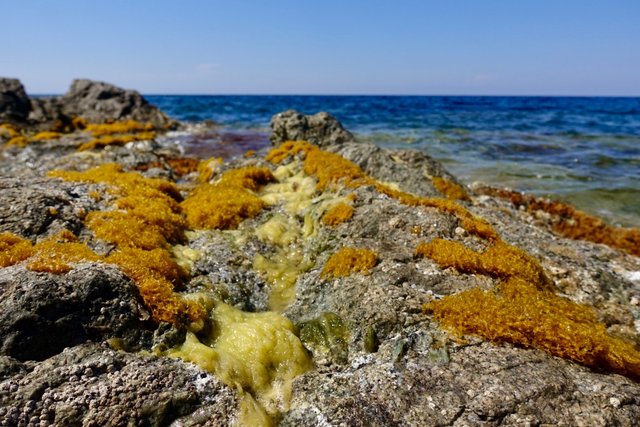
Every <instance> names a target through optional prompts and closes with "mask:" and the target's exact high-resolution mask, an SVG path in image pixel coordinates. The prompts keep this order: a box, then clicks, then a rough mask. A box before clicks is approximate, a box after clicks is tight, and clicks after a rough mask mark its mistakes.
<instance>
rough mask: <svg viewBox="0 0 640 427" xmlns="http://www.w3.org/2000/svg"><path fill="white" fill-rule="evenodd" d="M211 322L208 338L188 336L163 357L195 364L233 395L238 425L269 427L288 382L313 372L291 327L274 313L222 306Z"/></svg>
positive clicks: (284, 401)
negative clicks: (235, 394) (238, 406)
mask: <svg viewBox="0 0 640 427" xmlns="http://www.w3.org/2000/svg"><path fill="white" fill-rule="evenodd" d="M211 320H212V322H213V327H212V333H211V334H210V336H209V337H207V338H206V339H202V340H200V339H198V337H197V336H196V335H195V334H193V333H188V334H187V339H186V340H185V342H184V343H183V344H182V345H181V346H180V347H178V348H176V349H173V350H169V351H168V352H167V355H168V356H170V357H176V358H181V359H183V360H185V361H188V362H192V363H195V364H196V365H198V366H200V367H201V368H203V369H205V370H207V371H209V372H211V373H213V374H215V375H216V376H217V377H218V378H220V379H221V380H222V381H223V382H224V383H225V384H227V385H228V386H229V387H232V388H234V389H235V390H237V392H238V394H239V396H240V401H241V411H240V412H241V413H240V419H239V420H238V423H239V424H240V425H247V426H248V425H271V424H272V423H273V422H274V420H275V419H276V418H277V416H278V414H279V413H280V412H284V411H287V410H288V406H289V402H290V400H291V384H292V381H293V379H294V378H295V377H296V376H298V375H300V374H303V373H304V372H306V371H308V370H309V369H311V368H312V366H313V365H312V362H311V359H310V358H309V356H308V354H307V352H306V351H305V349H304V347H303V345H302V343H301V342H300V340H299V339H298V337H297V336H296V334H295V328H294V326H293V324H292V323H291V322H290V321H289V320H288V319H287V318H285V317H284V316H282V315H280V314H278V313H275V312H262V313H247V312H243V311H240V310H238V309H235V308H233V307H231V306H229V305H226V304H223V303H216V304H215V307H214V308H213V310H212V312H211ZM256 403H258V405H256Z"/></svg>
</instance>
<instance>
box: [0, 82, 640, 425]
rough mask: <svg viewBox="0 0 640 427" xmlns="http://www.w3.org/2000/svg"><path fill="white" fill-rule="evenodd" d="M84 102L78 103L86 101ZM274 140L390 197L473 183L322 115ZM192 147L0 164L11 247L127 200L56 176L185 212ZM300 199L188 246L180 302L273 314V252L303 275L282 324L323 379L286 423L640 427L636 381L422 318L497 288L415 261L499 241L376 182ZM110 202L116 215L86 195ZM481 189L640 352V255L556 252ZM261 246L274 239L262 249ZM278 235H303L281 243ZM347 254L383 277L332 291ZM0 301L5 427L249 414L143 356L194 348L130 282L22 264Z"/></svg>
mask: <svg viewBox="0 0 640 427" xmlns="http://www.w3.org/2000/svg"><path fill="white" fill-rule="evenodd" d="M82 87H83V85H82V84H79V88H78V91H77V92H78V93H85V92H83V91H82V90H80V88H82ZM89 92H90V91H89ZM79 96H80V95H79ZM93 96H94V95H91V96H89V95H81V96H80V98H87V99H89V98H91V97H93ZM79 102H80V101H79ZM272 127H273V130H274V132H273V136H272V141H273V142H274V143H279V142H283V141H285V140H290V139H307V140H310V141H312V142H314V143H316V144H318V145H320V146H322V147H323V149H324V150H327V151H329V152H333V153H339V154H340V155H341V156H343V157H344V158H346V159H349V160H350V161H352V162H353V163H355V164H357V165H359V166H360V167H361V168H362V169H363V170H364V171H365V172H366V173H367V174H369V175H370V176H372V177H374V178H376V179H377V180H378V181H382V182H386V183H394V185H397V187H398V188H400V189H403V190H405V191H408V192H410V193H413V194H416V195H420V196H428V197H440V196H441V195H440V193H439V190H438V189H437V188H436V187H435V186H434V184H433V182H432V178H433V177H440V178H445V179H447V180H449V181H451V182H457V181H456V179H455V177H453V176H451V175H450V174H449V173H448V172H447V171H446V170H445V169H444V168H443V167H442V165H440V164H439V163H438V162H436V161H435V160H433V159H432V158H430V157H429V156H427V155H425V154H423V153H419V152H415V151H389V150H383V149H380V148H378V147H375V146H373V145H369V144H364V143H358V142H357V141H355V140H354V138H353V137H352V136H351V135H350V134H349V133H348V131H346V130H344V128H342V126H341V125H340V124H339V123H338V122H337V121H336V120H335V119H333V118H331V116H329V115H326V114H319V115H316V116H302V115H300V114H298V113H296V112H293V111H289V112H285V113H281V114H280V115H278V116H276V117H275V118H274V123H273V125H272ZM181 137H182V136H181ZM181 137H176V138H173V139H172V136H171V134H168V135H165V136H162V137H158V138H156V139H155V140H153V141H143V142H134V143H130V144H126V145H124V146H117V147H116V146H114V147H106V148H104V149H101V150H95V151H91V152H86V153H78V152H76V151H75V146H76V145H77V142H75V140H74V138H76V136H74V134H70V135H68V136H65V137H64V138H62V139H60V140H56V141H49V142H45V143H42V144H40V145H36V146H33V147H32V146H27V147H26V148H24V149H17V148H10V149H4V150H3V152H2V155H1V156H0V170H1V171H2V174H1V175H0V202H1V205H0V232H2V231H10V232H13V233H15V234H18V235H21V236H22V237H26V238H29V239H31V240H32V241H34V242H35V241H38V240H40V239H42V238H45V237H46V236H50V235H52V234H55V233H57V232H58V231H60V230H62V229H68V230H70V231H72V232H73V233H74V234H76V235H78V236H80V237H81V238H86V239H89V240H91V236H92V233H91V231H90V230H89V229H88V228H87V227H86V224H85V222H84V218H85V216H86V215H87V213H89V212H92V211H95V210H99V209H112V208H110V207H109V206H110V200H109V197H111V196H110V195H109V193H108V192H106V191H105V188H104V186H102V185H100V184H83V183H72V182H66V181H61V180H59V179H51V178H47V177H46V172H47V171H48V170H51V169H60V168H62V169H71V170H86V169H88V168H90V167H94V166H98V165H101V164H104V163H110V162H117V163H119V164H121V165H123V167H124V168H125V169H126V170H138V171H140V173H142V174H143V175H144V176H147V177H162V178H166V179H170V180H176V179H177V180H178V182H179V183H180V184H181V185H182V187H181V188H180V189H181V193H182V195H183V196H186V195H187V194H188V192H189V190H190V189H191V188H192V187H193V186H194V185H195V184H194V182H195V181H196V179H197V176H196V175H197V172H194V171H191V172H188V173H186V174H184V175H181V174H177V173H176V170H174V169H173V167H172V166H171V165H170V164H169V163H168V161H167V159H174V158H178V157H179V156H180V154H181V148H180V145H179V143H176V140H178V139H179V138H181ZM293 163H294V162H293V161H292V163H290V164H286V165H285V166H283V168H284V169H286V168H287V167H289V168H291V171H289V172H287V171H286V170H285V171H284V172H282V171H280V173H278V172H277V165H274V164H271V163H269V162H267V161H265V160H263V159H261V158H259V157H244V158H241V157H239V158H235V159H233V160H231V161H230V162H229V163H228V164H224V165H219V166H215V167H214V169H213V170H212V172H211V173H212V176H211V178H210V180H211V182H217V181H216V180H217V179H218V178H219V177H220V176H221V174H223V173H224V171H227V170H229V169H231V168H233V167H241V166H259V167H268V168H270V169H271V170H273V171H274V173H276V174H277V175H278V176H279V177H280V179H281V183H282V184H283V185H284V183H286V182H287V179H290V178H291V177H295V176H298V175H296V174H298V173H299V172H298V170H297V169H295V168H294V167H293V166H291V164H293ZM300 170H302V167H301V166H300ZM285 172H286V173H285ZM287 173H288V174H289V175H287ZM291 179H292V178H291ZM279 184H280V183H279ZM290 188H291V189H292V191H291V192H292V193H293V196H295V197H294V198H293V199H292V200H294V201H293V202H291V203H292V204H291V206H288V205H286V204H285V203H284V202H277V203H274V204H271V205H269V206H267V207H265V209H264V210H263V211H261V213H259V214H258V215H256V216H255V217H253V218H249V219H246V220H244V221H243V222H242V223H241V224H240V226H239V227H238V229H237V230H229V231H221V230H207V231H195V232H189V234H188V236H187V238H186V239H185V241H183V242H181V244H180V245H179V248H177V249H175V253H176V255H175V256H176V257H177V258H180V257H182V259H183V261H184V260H186V261H185V263H186V264H185V265H188V266H189V270H190V273H191V275H190V278H189V280H186V281H185V283H184V284H183V286H182V287H181V288H180V289H179V292H183V293H188V292H193V293H196V292H201V291H204V290H206V291H209V292H212V293H215V294H216V297H217V298H220V299H221V300H222V301H224V302H226V303H228V304H230V305H234V306H235V307H237V308H241V309H243V310H245V311H256V312H259V311H265V310H268V309H269V307H270V294H271V292H272V287H273V286H274V285H273V283H272V281H270V279H269V275H268V274H267V273H265V271H263V270H261V269H260V268H258V267H257V265H258V263H257V262H256V259H257V256H258V255H262V256H264V257H266V258H268V259H269V260H276V261H278V262H280V264H285V263H287V262H289V263H291V270H295V271H297V272H298V275H297V278H296V279H295V292H294V298H293V299H292V301H290V303H288V304H287V305H286V307H284V308H283V309H282V312H283V314H284V315H285V316H286V317H287V318H289V319H290V320H291V321H292V322H293V323H294V324H295V325H297V327H298V328H297V329H298V333H299V335H300V337H301V340H302V343H303V344H304V345H305V347H306V349H307V351H308V352H309V354H310V356H311V357H312V360H313V363H314V369H312V370H310V371H308V372H306V373H304V374H302V375H300V376H298V377H297V378H296V379H295V380H294V382H293V385H292V394H291V396H292V397H291V401H290V403H289V405H288V411H284V412H283V413H282V414H281V416H280V417H279V418H277V420H276V421H277V423H279V424H280V425H286V426H327V425H348V426H351V425H353V426H358V425H362V426H365V425H379V426H388V425H416V426H422V425H454V426H466V425H479V426H497V425H545V424H551V425H589V426H592V425H593V426H606V425H622V426H633V425H636V424H637V420H638V419H640V383H638V382H637V381H634V380H633V379H630V378H627V377H625V376H622V375H618V374H612V373H610V372H606V371H604V370H600V369H598V368H597V367H596V368H589V367H585V366H582V365H580V364H578V363H575V362H572V361H570V360H565V359H562V358H559V357H555V356H551V355H549V354H548V353H545V352H544V351H541V350H536V349H526V348H521V347H519V346H517V345H512V344H497V343H492V342H488V341H486V340H483V339H481V338H479V337H476V336H470V337H462V338H461V337H457V336H454V335H452V334H451V333H449V332H447V331H445V330H444V329H443V328H442V327H441V326H440V325H439V323H438V322H437V321H436V320H435V319H434V317H433V316H432V315H431V314H430V313H429V312H427V311H425V309H424V304H425V303H427V302H429V301H431V300H433V299H441V298H443V297H445V296H447V295H452V294H457V293H459V292H462V291H465V290H468V289H471V288H475V287H480V288H482V289H493V288H494V287H495V286H496V285H497V283H498V280H497V279H495V278H491V277H489V276H486V275H481V274H465V273H460V272H458V271H457V270H455V269H453V268H441V267H440V266H438V264H437V263H436V262H434V261H433V260H431V259H429V258H423V257H416V255H415V254H416V246H417V244H418V243H419V242H423V241H431V240H433V239H435V238H441V239H447V240H451V241H455V242H459V243H461V244H464V245H465V247H468V248H471V249H473V250H476V251H482V250H483V249H484V248H485V247H486V243H485V242H483V241H482V240H481V239H479V238H478V237H477V236H474V235H473V234H472V233H470V232H469V230H467V229H465V228H464V227H463V224H462V223H461V221H460V220H459V218H456V217H455V216H454V215H452V214H450V213H447V212H445V211H443V210H441V209H437V208H435V207H424V206H423V207H416V206H409V205H407V204H403V203H400V201H398V200H397V199H395V198H393V197H390V196H389V195H386V194H383V193H381V192H380V191H379V190H378V189H377V188H375V186H373V185H363V186H360V187H358V188H342V187H341V188H337V189H331V190H327V191H325V192H324V194H320V193H319V192H315V193H313V194H312V195H311V196H310V197H309V200H306V199H303V198H301V197H302V196H300V195H301V194H302V193H303V192H304V191H305V187H304V181H303V180H297V181H294V182H293V184H291V187H290ZM95 191H101V192H102V194H103V195H104V196H103V197H105V198H103V199H95V198H92V197H90V196H89V195H90V194H91V193H92V192H95ZM260 191H261V190H256V194H261V193H260ZM469 192H470V199H469V200H467V201H457V203H458V204H459V205H461V206H464V208H465V209H467V210H468V211H470V212H472V213H473V214H475V215H477V216H479V217H482V218H484V219H486V220H487V221H488V222H489V223H490V224H491V225H492V226H493V228H494V229H495V230H496V232H497V233H498V234H499V235H500V236H501V238H502V239H503V240H504V241H505V242H506V243H508V244H511V245H514V246H516V247H518V248H521V249H524V250H525V251H527V253H529V254H530V255H531V256H532V257H534V258H535V259H536V260H537V261H538V262H539V263H540V265H541V266H542V268H543V269H544V271H545V273H546V274H547V275H548V276H549V278H550V279H552V281H553V283H554V287H555V291H556V293H557V294H559V295H562V296H564V297H566V298H569V299H570V300H572V301H576V302H579V303H582V304H588V305H590V306H592V307H593V308H594V310H595V312H596V314H597V316H598V319H599V320H600V321H601V322H603V323H604V324H605V325H606V328H607V330H608V331H609V332H610V333H611V334H614V335H616V336H621V337H626V338H627V339H629V340H631V341H634V342H635V343H636V345H638V344H640V340H639V338H638V336H639V331H640V279H638V277H640V273H638V272H640V259H639V258H637V257H635V256H632V255H629V254H627V253H624V252H621V251H618V250H616V249H613V248H610V247H607V246H604V245H598V244H593V243H589V242H583V241H576V240H569V239H566V238H562V237H559V236H558V235H555V234H553V233H552V232H551V231H550V228H549V227H545V226H544V221H545V220H544V217H536V216H532V215H531V214H529V213H527V212H525V211H522V210H519V209H517V208H514V206H513V205H512V204H511V203H509V202H507V201H504V200H500V199H496V198H493V197H488V196H481V195H474V194H473V192H472V191H469ZM293 196H292V197H293ZM349 196H350V198H349ZM332 198H335V199H336V200H338V199H339V200H343V199H344V200H348V201H349V203H351V204H352V207H353V216H351V217H349V218H348V219H347V220H345V221H344V222H342V223H339V224H337V225H332V226H329V225H324V224H323V223H322V222H321V221H320V218H321V217H322V214H323V212H324V211H323V209H324V208H321V206H323V203H326V202H327V200H329V201H331V200H330V199H332ZM51 208H52V209H51ZM52 212H55V215H53V214H52ZM292 212H293V213H292ZM282 218H285V219H286V221H285V220H282ZM276 220H277V221H276ZM278 221H279V222H278ZM269 224H271V225H270V226H269V227H267V225H269ZM273 224H275V226H274V225H273ZM279 224H286V226H282V227H283V228H278V227H277V226H278V225H279ZM258 229H260V230H262V231H263V232H264V233H263V234H260V233H256V230H258ZM298 229H299V231H297V232H296V233H293V232H292V230H298ZM265 230H268V231H269V232H270V233H272V234H269V233H267V231H265ZM273 230H275V231H278V230H280V231H278V233H280V232H281V234H286V232H292V233H291V235H290V236H288V237H286V238H283V237H282V235H281V234H277V233H276V234H277V236H276V237H274V234H273ZM305 233H306V234H305ZM259 234H260V235H259ZM261 236H262V237H261ZM264 236H266V237H264ZM278 242H279V243H278ZM282 242H284V243H282ZM91 244H92V249H94V250H95V251H97V252H100V253H101V254H107V253H109V251H110V250H112V249H113V248H112V247H110V246H109V245H107V244H104V243H102V244H101V243H100V242H97V241H95V240H91ZM343 247H353V248H366V249H369V250H372V251H374V252H375V253H376V256H377V261H376V264H375V266H374V267H373V268H372V269H371V270H370V272H369V274H361V273H355V274H351V275H347V276H344V277H330V276H327V275H326V274H323V269H324V267H325V265H326V263H327V261H328V260H329V259H330V257H331V256H332V255H333V254H335V253H336V252H337V251H338V250H339V249H341V248H343ZM292 260H293V261H292ZM300 265H304V268H302V267H300ZM296 269H297V270H296ZM287 272H288V270H283V272H282V274H281V276H282V275H284V274H285V273H287ZM281 276H278V277H281ZM0 292H1V293H2V294H1V295H2V296H1V298H0V307H1V308H2V312H1V313H0V340H1V341H0V342H2V351H1V352H0V353H1V354H0V425H29V423H31V424H33V425H74V424H75V425H80V424H86V425H127V423H130V424H132V425H138V424H139V425H176V426H179V425H185V426H186V425H229V424H231V423H232V422H233V421H234V420H235V419H236V417H237V416H238V394H237V392H236V391H234V390H233V388H232V387H228V386H226V385H223V384H222V383H221V382H220V381H219V380H218V379H216V378H215V377H214V376H212V375H211V374H209V373H206V372H204V371H202V370H200V369H199V368H196V367H195V366H194V365H191V364H188V363H185V362H182V361H180V360H177V359H169V358H158V357H155V356H150V355H146V354H142V353H139V352H133V351H132V350H138V349H140V348H143V349H146V350H151V348H152V346H156V347H157V346H160V347H164V348H166V347H171V346H175V345H178V344H179V343H180V342H181V341H182V340H184V337H185V331H184V329H182V330H178V329H177V328H174V327H172V326H170V325H168V324H166V323H164V324H160V325H158V324H152V322H150V320H149V313H148V312H147V311H146V310H145V308H144V306H143V304H142V303H141V300H140V298H139V297H138V295H137V294H136V292H135V287H134V285H133V284H132V282H131V280H129V278H127V276H126V275H125V274H124V272H122V271H121V270H120V269H119V268H118V267H117V266H115V265H107V264H104V263H99V262H96V263H80V264H77V265H75V266H74V268H73V269H72V270H71V271H69V272H67V273H64V274H60V275H53V274H49V273H36V272H33V271H30V270H28V269H27V268H26V267H25V263H24V262H23V263H19V264H16V265H14V266H11V267H6V268H3V269H1V270H0ZM214 327H215V326H214ZM154 329H155V330H154ZM85 341H90V342H89V343H85ZM109 343H110V344H109ZM65 347H67V348H66V349H65ZM115 348H118V349H119V350H116V349H115ZM126 350H128V351H126Z"/></svg>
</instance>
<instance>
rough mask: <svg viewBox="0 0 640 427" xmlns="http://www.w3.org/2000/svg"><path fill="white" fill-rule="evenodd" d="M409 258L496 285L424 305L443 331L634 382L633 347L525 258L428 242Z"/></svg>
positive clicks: (637, 364) (497, 247)
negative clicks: (511, 346)
mask: <svg viewBox="0 0 640 427" xmlns="http://www.w3.org/2000/svg"><path fill="white" fill-rule="evenodd" d="M417 254H418V255H421V256H426V257H429V258H431V259H433V260H434V261H435V262H436V263H438V264H439V265H440V266H441V267H442V268H450V267H452V268H455V269H457V270H459V271H460V272H463V273H476V274H483V275H487V276H490V277H494V278H498V279H501V281H500V283H499V284H498V286H497V287H496V289H492V290H488V291H487V290H482V289H479V288H473V289H470V290H467V291H463V292H460V293H458V294H455V295H450V296H447V297H445V298H443V299H442V300H439V301H432V302H430V303H428V304H427V305H426V306H425V308H426V309H427V310H429V311H431V312H433V314H434V316H435V317H436V319H438V321H439V322H440V323H441V324H442V325H443V326H444V327H445V328H447V329H450V330H452V331H453V332H455V333H458V334H477V335H480V336H482V337H484V338H486V339H489V340H491V341H497V342H508V343H512V344H517V345H522V346H524V347H534V348H538V349H541V350H544V351H547V352H549V353H551V354H552V355H555V356H559V357H564V358H567V359H571V360H574V361H576V362H579V363H582V364H584V365H587V366H591V367H595V368H599V369H607V370H611V371H614V372H618V373H621V374H624V375H627V376H629V377H632V378H640V352H638V350H637V349H636V348H635V347H634V346H633V344H631V343H628V342H626V341H624V340H622V339H620V338H616V337H613V336H611V335H609V334H608V332H607V330H606V327H605V325H604V324H602V323H599V322H598V321H597V317H596V314H595V312H594V311H593V309H592V308H591V307H588V306H585V305H581V304H578V303H575V302H573V301H570V300H568V299H566V298H562V297H560V296H558V295H555V294H554V293H553V291H552V287H553V284H552V282H551V280H550V279H549V278H548V277H547V276H546V275H545V274H544V271H543V269H542V267H541V266H540V265H539V263H538V262H537V261H535V260H534V259H533V258H532V257H531V256H530V255H528V254H527V253H526V252H524V251H522V250H520V249H518V248H515V247H513V246H510V245H507V244H506V243H504V242H501V241H500V242H497V243H495V244H494V245H493V246H492V247H490V248H488V249H486V250H485V251H484V252H482V253H478V252H475V251H473V250H471V249H468V248H466V247H464V246H463V245H462V244H460V243H456V242H451V241H446V240H442V239H435V240H433V241H432V242H430V243H422V244H420V245H419V246H418V248H417Z"/></svg>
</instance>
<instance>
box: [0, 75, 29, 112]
mask: <svg viewBox="0 0 640 427" xmlns="http://www.w3.org/2000/svg"><path fill="white" fill-rule="evenodd" d="M30 110H31V102H30V100H29V97H28V96H27V93H26V92H25V90H24V86H22V83H20V80H18V79H10V78H5V77H0V121H3V122H12V123H24V122H26V120H27V118H28V116H29V111H30Z"/></svg>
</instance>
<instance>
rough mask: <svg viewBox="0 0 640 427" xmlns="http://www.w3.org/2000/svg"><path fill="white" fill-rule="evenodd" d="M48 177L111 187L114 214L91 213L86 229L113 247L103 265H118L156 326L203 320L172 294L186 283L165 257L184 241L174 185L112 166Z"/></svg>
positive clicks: (189, 303) (201, 312)
mask: <svg viewBox="0 0 640 427" xmlns="http://www.w3.org/2000/svg"><path fill="white" fill-rule="evenodd" d="M49 175H50V176H55V177H60V178H63V179H67V180H72V181H84V182H93V183H104V184H108V185H110V191H111V192H112V193H113V194H115V195H116V197H117V198H116V200H115V202H114V206H113V207H114V208H115V209H117V210H113V211H96V212H91V213H89V215H87V218H86V224H87V226H88V227H89V228H90V229H91V230H92V231H93V232H94V234H95V235H96V237H98V238H101V239H103V240H105V241H108V242H110V243H112V244H114V245H115V247H116V250H115V252H114V253H113V254H112V255H110V256H109V257H107V259H106V261H107V262H110V263H113V264H116V265H118V266H119V267H120V268H121V269H122V270H123V271H124V272H125V274H127V275H128V276H129V277H130V278H131V279H132V280H133V281H134V282H135V283H136V286H137V287H138V290H139V291H140V296H141V297H142V299H143V301H144V303H145V305H146V306H147V307H148V308H149V310H150V311H151V314H152V316H153V318H154V319H155V320H157V321H166V322H170V323H174V324H176V323H182V322H184V321H191V322H197V321H199V320H201V319H202V318H203V317H204V310H203V308H202V307H201V306H200V305H199V304H198V303H196V302H192V301H186V300H185V299H183V298H182V297H181V296H180V295H178V294H176V293H174V286H178V285H180V284H181V283H182V280H183V279H184V278H185V277H186V273H185V272H184V271H183V270H182V269H181V268H180V267H179V266H178V265H177V264H176V263H175V261H174V260H173V259H172V257H171V255H170V254H169V252H168V251H167V249H168V246H169V244H170V243H174V242H177V241H180V240H181V239H182V238H183V233H184V229H185V227H186V222H185V220H184V218H183V216H182V215H181V211H180V205H179V204H178V200H179V199H180V193H179V191H178V188H177V187H176V186H175V184H173V183H171V182H169V181H165V180H162V179H156V178H145V177H143V176H142V175H140V174H138V173H135V172H123V170H122V167H121V166H119V165H116V164H106V165H103V166H99V167H97V168H94V169H91V170H88V171H85V172H70V171H53V172H51V173H50V174H49Z"/></svg>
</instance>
